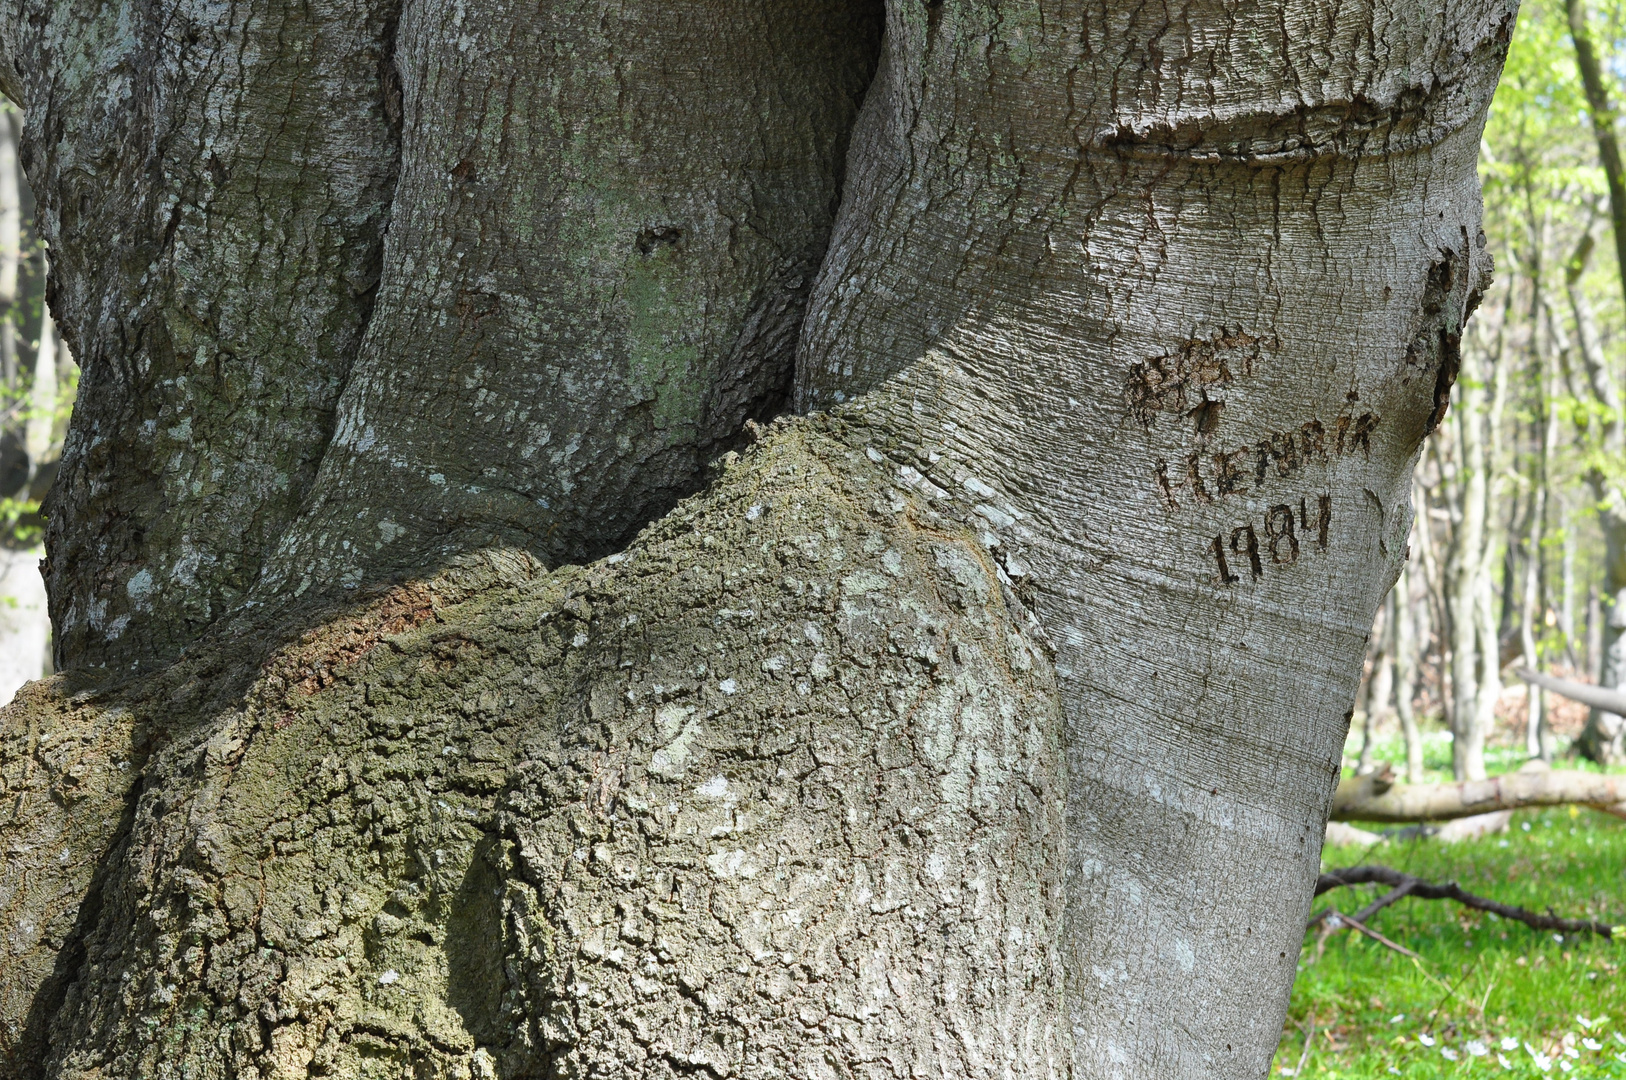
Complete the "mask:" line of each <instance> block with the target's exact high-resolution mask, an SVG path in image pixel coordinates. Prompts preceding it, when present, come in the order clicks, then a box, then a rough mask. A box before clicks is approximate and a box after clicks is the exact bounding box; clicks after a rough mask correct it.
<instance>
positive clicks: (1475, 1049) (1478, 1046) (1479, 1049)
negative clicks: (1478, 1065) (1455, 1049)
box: [1463, 1039, 1490, 1057]
mask: <svg viewBox="0 0 1626 1080" xmlns="http://www.w3.org/2000/svg"><path fill="white" fill-rule="evenodd" d="M1463 1049H1464V1050H1466V1051H1468V1056H1469V1057H1484V1056H1485V1055H1486V1054H1488V1053H1490V1047H1488V1046H1486V1045H1485V1044H1484V1043H1482V1042H1480V1041H1479V1040H1478V1039H1469V1040H1468V1045H1467V1046H1465V1047H1463Z"/></svg>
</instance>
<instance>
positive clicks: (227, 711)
mask: <svg viewBox="0 0 1626 1080" xmlns="http://www.w3.org/2000/svg"><path fill="white" fill-rule="evenodd" d="M877 14H878V12H877V11H876V10H874V9H873V8H872V7H871V6H870V5H869V4H867V3H866V4H859V3H852V4H847V3H841V2H837V0H802V2H797V3H791V4H780V5H771V6H770V7H767V8H764V7H763V6H762V5H751V4H743V3H738V4H736V3H732V2H729V3H723V2H715V3H710V4H702V3H699V2H694V3H689V4H684V5H679V6H674V5H662V6H660V7H659V8H657V7H655V6H654V5H647V4H637V3H621V4H614V5H609V6H608V7H606V5H602V4H597V5H587V4H579V5H578V4H571V3H559V4H553V5H548V6H546V7H545V8H544V9H543V10H542V11H540V12H538V11H537V10H536V9H535V8H534V7H521V6H520V5H517V4H515V5H508V4H498V5H496V6H494V7H493V6H490V5H488V6H487V7H486V8H485V9H483V10H482V11H481V12H480V13H479V15H478V16H475V15H472V14H469V13H466V12H465V11H464V9H463V7H462V6H461V5H456V4H451V3H447V4H440V3H438V2H436V0H426V2H423V3H415V4H408V5H406V6H405V7H404V8H402V9H401V10H399V11H398V12H397V11H395V10H393V9H392V8H391V7H390V6H389V5H388V4H387V3H383V2H381V3H380V4H378V5H377V6H376V7H373V8H367V9H362V8H354V7H351V6H343V5H337V4H323V3H316V4H310V5H303V6H300V7H299V8H297V9H285V8H284V7H283V6H281V5H276V4H272V3H270V2H269V0H263V2H261V3H258V4H249V5H243V6H240V7H228V8H222V7H220V6H218V5H204V4H201V3H199V4H195V5H194V4H183V5H181V6H180V7H179V8H176V7H175V6H174V5H170V6H166V7H164V8H163V9H162V10H159V9H156V8H152V9H149V8H146V7H141V6H139V5H138V6H136V7H134V8H131V9H127V10H125V9H121V10H117V11H114V10H109V9H105V8H104V7H102V6H101V5H99V4H93V3H88V2H87V3H84V4H66V5H52V4H45V3H40V4H38V5H33V6H30V7H29V9H28V11H27V12H25V17H23V18H21V19H19V20H18V21H17V22H16V23H14V24H10V25H3V26H0V42H4V44H5V50H6V56H5V57H4V58H3V59H4V62H3V63H0V85H4V86H6V87H7V88H8V90H9V91H12V92H15V93H18V94H20V95H22V96H23V98H24V99H25V102H34V103H36V105H37V108H36V109H35V110H33V111H31V112H30V113H29V114H28V115H29V126H28V128H27V131H26V133H25V134H26V137H25V140H24V141H25V156H26V158H27V160H28V161H29V164H30V172H31V176H33V177H35V178H36V180H37V188H38V190H39V191H40V192H41V197H42V202H43V204H44V206H45V210H46V212H45V213H44V215H43V216H42V222H43V227H44V229H45V231H46V234H47V237H48V239H49V240H50V242H51V245H52V250H53V252H54V253H55V259H54V270H55V274H56V284H55V285H54V287H53V296H54V298H55V303H54V309H55V311H56V313H57V315H58V317H59V319H60V322H61V324H62V326H63V329H64V335H65V337H66V338H67V340H68V341H69V342H70V343H71V344H73V346H74V348H75V351H76V354H77V355H79V356H81V358H82V359H83V360H84V362H85V364H86V369H85V373H84V376H83V379H84V382H83V383H82V387H83V389H82V392H81V405H80V409H79V410H76V412H75V416H74V420H73V424H74V433H73V441H72V443H71V446H70V455H69V461H68V462H67V466H66V468H65V475H64V481H63V486H62V492H61V494H60V495H59V496H58V497H57V499H56V502H55V504H54V513H53V514H52V517H51V528H52V534H51V576H50V581H51V587H52V603H53V608H54V611H55V613H56V618H57V620H58V627H59V633H60V635H61V639H60V643H59V652H60V655H61V657H62V658H63V659H64V660H65V661H66V662H67V663H69V664H70V665H72V666H73V667H74V670H73V671H70V672H69V673H68V674H66V675H64V676H60V677H58V678H57V679H55V680H53V681H51V682H49V683H45V684H41V685H38V686H36V687H34V688H32V689H30V690H29V691H28V692H27V693H26V694H25V695H24V699H23V700H22V701H21V702H20V703H19V704H18V705H16V706H14V707H13V708H12V709H11V710H10V711H9V712H8V713H7V714H6V721H5V724H6V726H5V728H4V729H3V732H0V739H3V741H0V779H3V784H4V787H3V788H0V794H4V796H5V798H6V800H7V805H8V806H14V807H16V808H17V811H16V813H15V814H14V816H13V819H12V820H10V821H6V822H0V849H3V850H6V851H8V852H20V854H19V855H17V857H16V859H15V862H16V863H17V865H18V867H19V869H20V870H21V871H22V873H21V874H20V875H18V876H16V877H14V878H13V879H12V880H10V881H8V883H7V884H6V885H5V886H3V887H0V888H3V889H4V890H6V891H4V892H0V931H3V932H0V948H3V949H5V950H7V951H6V952H4V953H0V1053H3V1054H4V1055H5V1057H4V1060H6V1061H8V1062H9V1063H10V1064H9V1065H8V1066H6V1067H7V1068H9V1069H10V1070H11V1074H12V1075H30V1076H32V1075H39V1074H43V1075H45V1076H50V1077H68V1076H83V1075H85V1074H87V1073H88V1072H91V1071H93V1070H95V1071H99V1072H100V1073H101V1074H102V1075H106V1076H126V1075H128V1076H134V1075H140V1074H143V1073H155V1072H158V1071H160V1069H164V1070H172V1071H175V1072H176V1073H177V1074H181V1073H185V1074H191V1075H228V1074H230V1075H255V1074H257V1075H259V1076H261V1077H274V1076H302V1075H310V1074H312V1073H324V1072H325V1073H327V1074H333V1075H360V1074H363V1073H364V1072H365V1071H368V1070H376V1071H380V1072H383V1073H386V1074H389V1075H402V1074H407V1073H410V1074H412V1075H415V1076H425V1077H430V1076H433V1077H469V1078H473V1077H481V1078H483V1077H489V1076H499V1075H500V1076H505V1077H525V1076H543V1075H546V1076H564V1077H570V1076H587V1075H597V1074H612V1073H613V1074H616V1075H635V1076H641V1077H676V1076H679V1075H692V1074H693V1073H695V1072H696V1071H702V1070H703V1071H707V1072H709V1073H711V1074H713V1075H719V1076H723V1075H738V1076H742V1077H770V1076H782V1075H786V1074H797V1075H804V1074H805V1075H811V1076H819V1077H830V1078H832V1080H834V1078H837V1077H846V1076H864V1077H877V1078H880V1077H905V1076H917V1075H926V1074H933V1075H943V1076H953V1077H983V1076H986V1077H996V1076H998V1077H1008V1076H1011V1075H1021V1076H1031V1077H1050V1076H1061V1075H1077V1076H1088V1077H1095V1076H1100V1077H1147V1078H1151V1077H1157V1078H1160V1080H1162V1078H1169V1077H1177V1078H1188V1077H1189V1078H1194V1080H1195V1078H1198V1077H1212V1076H1226V1077H1229V1076H1235V1077H1257V1076H1259V1075H1261V1074H1262V1072H1263V1071H1264V1070H1265V1069H1266V1068H1267V1067H1268V1063H1269V1060H1270V1056H1271V1053H1272V1051H1273V1050H1274V1047H1275V1045H1276V1043H1277V1041H1278V1039H1279V1037H1280V1032H1281V1023H1282V1019H1283V1016H1284V1015H1285V1008H1286V1003H1287V996H1288V992H1289V990H1290V987H1291V984H1292V981H1293V977H1294V974H1295V970H1296V959H1297V956H1298V949H1299V946H1300V943H1301V941H1302V934H1303V925H1304V919H1305V916H1306V913H1307V911H1308V903H1309V898H1310V892H1311V890H1312V888H1313V884H1314V882H1315V879H1316V875H1317V871H1318V868H1319V840H1320V836H1321V834H1322V829H1323V827H1324V823H1325V820H1326V814H1327V810H1328V806H1329V802H1330V799H1331V796H1332V791H1333V787H1334V784H1335V781H1336V778H1337V775H1338V765H1339V760H1340V753H1341V749H1342V746H1343V742H1344V738H1345V736H1346V734H1347V728H1348V722H1349V716H1350V706H1351V705H1352V704H1353V701H1354V696H1355V691H1356V681H1357V677H1358V674H1359V671H1358V667H1359V663H1360V658H1361V655H1362V652H1363V649H1364V642H1365V639H1366V636H1367V633H1368V631H1369V628H1370V627H1371V623H1372V617H1373V615H1374V613H1375V610H1376V608H1377V606H1378V605H1379V603H1380V602H1381V601H1382V598H1383V596H1384V595H1385V593H1386V592H1387V591H1388V589H1389V587H1390V586H1391V585H1392V583H1393V581H1394V579H1395V577H1396V575H1397V574H1398V572H1399V570H1400V568H1401V565H1402V561H1403V558H1404V549H1405V544H1406V539H1407V537H1408V535H1409V532H1410V529H1411V511H1410V492H1411V470H1412V466H1413V465H1414V463H1415V462H1416V460H1417V456H1418V453H1419V450H1420V447H1421V445H1422V442H1423V440H1424V439H1425V438H1426V436H1427V435H1428V434H1429V433H1430V432H1431V431H1432V430H1434V428H1435V427H1436V426H1437V425H1438V424H1439V423H1440V422H1441V421H1442V419H1443V417H1444V414H1445V410H1446V405H1447V402H1448V401H1449V395H1450V393H1451V387H1452V384H1453V382H1454V380H1455V377H1456V374H1457V367H1458V363H1459V349H1458V345H1459V342H1460V338H1461V334H1462V332H1463V328H1464V320H1465V319H1466V318H1467V316H1468V314H1469V312H1470V311H1471V310H1472V307H1473V304H1474V303H1475V302H1476V299H1477V296H1478V294H1479V292H1480V290H1481V289H1482V288H1483V287H1484V284H1485V282H1486V280H1487V274H1488V270H1489V266H1488V258H1487V257H1486V255H1485V252H1484V251H1483V248H1482V243H1483V242H1482V240H1481V239H1480V237H1481V234H1480V233H1479V202H1478V188H1477V176H1476V171H1475V159H1476V154H1477V149H1478V143H1479V136H1480V129H1481V126H1482V123H1483V118H1484V114H1485V109H1486V106H1487V104H1488V101H1489V98H1490V94H1491V92H1492V90H1493V88H1494V84H1495V79H1496V75H1497V72H1498V70H1499V65H1500V60H1501V56H1502V54H1503V52H1504V50H1505V48H1506V45H1507V41H1508V36H1509V34H1510V33H1511V29H1512V25H1513V14H1514V12H1513V7H1512V6H1511V5H1509V4H1506V3H1498V2H1488V0H1487V2H1480V3H1471V4H1467V5H1463V6H1460V7H1453V8H1451V9H1450V10H1449V11H1443V10H1442V11H1432V10H1423V9H1420V8H1418V7H1416V6H1415V5H1396V6H1393V7H1390V6H1387V5H1373V6H1372V7H1370V8H1366V9H1362V10H1361V11H1352V10H1351V9H1350V8H1349V7H1348V6H1347V5H1344V6H1335V5H1333V4H1331V3H1327V2H1325V0H1293V2H1289V3H1280V4H1270V5H1262V6H1259V7H1252V8H1244V9H1241V10H1238V9H1235V8H1234V7H1232V6H1224V5H1220V4H1218V3H1207V2H1204V3H1197V4H1192V5H1188V6H1187V7H1186V8H1185V9H1184V11H1183V14H1182V17H1181V19H1180V20H1179V21H1178V22H1174V23H1171V22H1170V21H1169V20H1168V19H1167V17H1166V16H1165V14H1164V13H1162V12H1155V13H1154V12H1149V11H1143V10H1141V9H1131V8H1125V7H1123V6H1121V5H1098V6H1090V7H1080V6H1076V5H1063V4H1060V3H1051V2H1049V0H1028V2H1021V3H1018V2H998V3H994V2H990V0H945V2H943V3H941V4H936V3H934V4H917V3H913V2H910V0H898V2H895V3H892V4H890V5H889V6H888V7H887V10H886V12H885V20H886V21H885V37H884V41H882V42H880V60H879V69H878V71H877V72H876V73H875V75H874V78H873V81H872V82H869V84H868V87H867V90H866V89H865V83H866V81H867V76H868V73H869V70H870V66H871V63H872V60H873V57H874V56H875V50H876V47H877V30H878V26H877V25H876V23H875V20H874V17H875V16H876V15H877ZM109 72H112V73H116V78H114V77H113V76H110V75H109V74H108V73H109ZM860 96H861V97H862V109H861V110H859V111H858V115H857V119H856V122H855V126H853V127H852V128H851V132H850V136H851V152H850V153H848V154H846V155H845V157H844V156H843V151H844V148H845V147H846V146H847V143H848V137H849V130H848V127H849V122H850V121H852V118H853V114H854V111H855V106H856V103H857V101H858V99H859V98H860ZM843 160H845V162H846V165H845V172H844V174H843V166H842V162H843ZM160 181H161V182H160ZM843 181H844V183H843ZM838 196H839V211H837V210H836V209H835V207H836V206H837V205H838ZM268 205H269V206H275V207H278V208H279V212H278V213H276V214H274V215H267V214H266V213H265V210H264V207H266V206H268ZM386 224H387V231H386ZM827 235H828V237H829V244H828V251H827V252H826V251H825V238H826V236H827ZM109 238H112V239H109ZM110 244H114V245H117V251H116V255H117V257H109V253H108V250H107V249H108V246H109V245H110ZM815 269H816V274H815V273H814V271H815ZM804 311H805V313H806V314H805V317H804V315H803V312H804ZM798 335H799V336H798ZM793 346H794V352H795V383H794V400H795V402H796V403H797V406H798V408H800V409H802V410H805V411H810V410H820V409H823V410H828V411H827V412H820V413H815V414H814V415H812V416H804V417H801V418H796V419H784V420H781V421H778V422H775V423H774V424H772V425H771V426H769V427H768V428H766V429H761V428H752V429H749V430H750V431H751V432H752V433H753V437H755V438H756V441H755V442H754V443H752V444H751V445H749V446H744V445H743V444H742V449H743V453H742V454H739V455H734V454H730V455H726V456H724V457H723V458H722V460H721V462H720V464H719V467H718V468H717V469H716V470H715V471H714V472H713V473H712V474H711V476H712V480H711V483H710V486H709V487H707V488H706V489H705V490H704V491H703V492H701V493H700V494H699V495H697V496H696V497H694V498H692V499H689V500H687V501H685V502H683V503H681V505H679V506H678V507H677V508H676V509H675V510H670V512H668V513H666V516H665V517H663V518H661V519H660V520H658V521H657V522H655V523H654V524H653V525H651V526H650V527H649V528H647V529H646V530H645V531H644V532H643V533H641V534H640V535H639V536H638V537H637V538H636V539H635V540H632V541H631V542H630V543H629V542H627V539H626V538H627V535H628V533H629V531H630V530H632V529H634V528H636V527H637V526H638V525H639V524H641V523H642V522H644V521H645V520H647V519H648V518H649V517H650V516H652V515H656V514H660V513H662V512H663V511H667V509H668V508H669V507H670V505H671V504H672V502H673V501H675V500H676V499H677V498H678V496H680V495H682V494H683V493H685V492H687V491H690V490H692V489H693V488H695V487H697V486H699V484H700V482H701V480H702V479H703V475H704V474H703V470H704V464H705V461H706V459H707V458H708V456H710V455H711V454H713V453H715V452H716V451H718V450H720V449H721V448H722V447H724V446H726V445H728V444H729V443H730V441H731V440H734V439H736V438H737V437H738V436H739V435H740V428H741V427H742V426H744V425H745V423H746V421H747V420H749V419H751V418H753V417H754V416H759V415H765V414H766V413H767V412H770V411H772V409H773V408H774V404H775V401H776V399H777V398H782V397H783V395H784V393H785V391H786V389H787V379H788V378H789V376H790V374H791V356H792V351H793V349H792V347H793ZM745 441H749V438H748V439H747V440H745ZM248 493H252V496H253V497H252V498H250V497H249V494H248ZM1482 512H1483V508H1482V507H1481V513H1482ZM622 545H625V546H622ZM618 549H619V550H618ZM610 551H613V552H614V553H613V554H609V555H607V557H605V558H602V559H599V560H598V561H596V562H594V563H592V564H591V565H589V566H585V567H582V566H572V565H560V564H562V563H564V562H566V561H567V560H574V559H583V558H588V557H593V556H596V555H600V554H603V553H605V552H610ZM1481 561H1482V560H1481ZM392 583H393V584H392ZM335 601H338V602H341V606H339V607H334V606H331V605H332V604H333V603H334V602H335ZM322 605H328V606H322ZM205 629H208V631H209V633H208V636H207V637H206V638H205V639H204V640H202V641H197V640H195V639H196V638H197V636H198V635H199V634H200V632H201V631H203V630H205ZM183 646H187V652H186V654H185V655H180V654H181V653H182V647H183ZM177 656H179V658H178V659H177ZM132 671H133V672H135V673H137V674H138V675H139V676H140V677H137V678H128V679H126V680H125V681H122V682H120V681H119V680H118V679H115V678H113V677H112V674H111V673H114V672H116V673H118V674H120V675H125V674H127V673H130V672H132ZM64 851H65V852H67V853H68V857H67V858H65V859H64V858H61V857H60V856H59V854H58V853H59V852H64ZM0 1075H3V1074H0Z"/></svg>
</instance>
